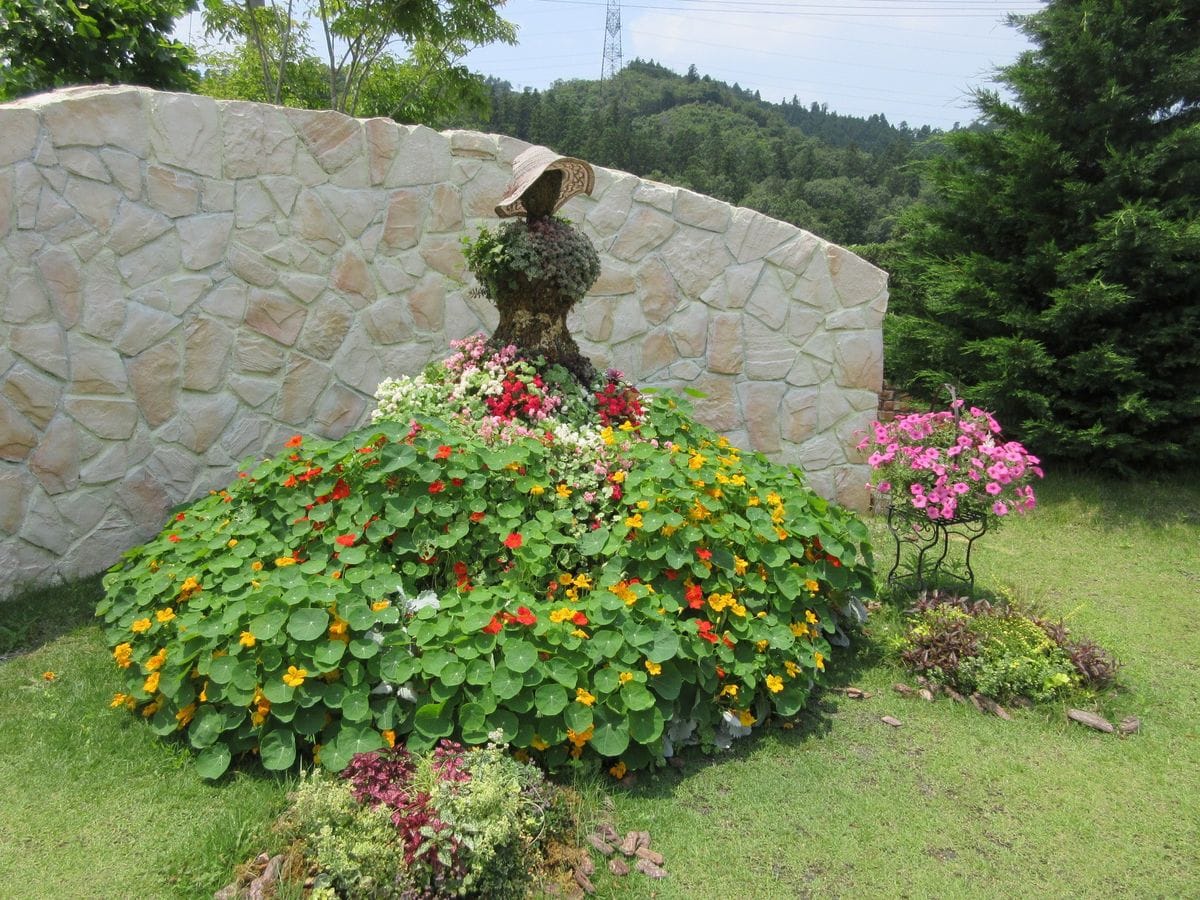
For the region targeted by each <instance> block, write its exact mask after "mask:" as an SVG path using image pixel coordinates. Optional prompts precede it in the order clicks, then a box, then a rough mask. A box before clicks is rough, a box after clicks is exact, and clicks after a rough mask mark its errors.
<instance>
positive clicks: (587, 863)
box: [575, 856, 596, 875]
mask: <svg viewBox="0 0 1200 900" xmlns="http://www.w3.org/2000/svg"><path fill="white" fill-rule="evenodd" d="M575 871H577V872H582V873H583V874H584V875H591V874H592V873H593V872H595V871H596V864H595V863H594V862H592V858H591V856H585V857H584V858H583V861H582V862H580V863H579V865H578V866H576V867H575Z"/></svg>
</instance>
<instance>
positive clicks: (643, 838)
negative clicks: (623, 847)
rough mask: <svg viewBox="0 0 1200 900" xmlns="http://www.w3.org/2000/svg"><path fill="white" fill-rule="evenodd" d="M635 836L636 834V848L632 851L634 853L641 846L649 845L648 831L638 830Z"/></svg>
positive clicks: (646, 846)
mask: <svg viewBox="0 0 1200 900" xmlns="http://www.w3.org/2000/svg"><path fill="white" fill-rule="evenodd" d="M637 836H638V839H637V848H636V849H635V850H634V853H636V852H637V851H638V850H641V849H643V848H648V847H649V846H650V832H648V831H639V832H638V833H637Z"/></svg>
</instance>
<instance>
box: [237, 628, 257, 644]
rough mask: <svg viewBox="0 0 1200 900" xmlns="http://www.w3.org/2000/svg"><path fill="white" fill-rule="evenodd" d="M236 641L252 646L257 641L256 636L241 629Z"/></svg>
mask: <svg viewBox="0 0 1200 900" xmlns="http://www.w3.org/2000/svg"><path fill="white" fill-rule="evenodd" d="M238 643H239V644H241V645H242V646H243V647H253V646H254V645H255V644H256V643H258V638H256V637H255V636H254V635H253V634H251V633H250V632H249V631H243V632H242V634H241V637H239V638H238Z"/></svg>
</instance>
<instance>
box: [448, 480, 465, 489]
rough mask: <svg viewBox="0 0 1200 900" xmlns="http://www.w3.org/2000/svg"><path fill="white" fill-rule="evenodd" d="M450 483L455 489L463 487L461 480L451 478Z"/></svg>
mask: <svg viewBox="0 0 1200 900" xmlns="http://www.w3.org/2000/svg"><path fill="white" fill-rule="evenodd" d="M450 483H451V484H452V485H454V486H455V487H462V486H463V480H462V479H461V478H451V479H450Z"/></svg>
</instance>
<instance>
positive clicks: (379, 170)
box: [363, 119, 400, 185]
mask: <svg viewBox="0 0 1200 900" xmlns="http://www.w3.org/2000/svg"><path fill="white" fill-rule="evenodd" d="M363 136H364V138H365V139H366V142H367V174H368V175H369V177H370V179H371V184H373V185H380V184H383V180H384V179H385V178H387V174H388V172H389V171H391V168H392V161H393V160H394V159H395V158H396V151H397V150H398V149H399V147H400V131H399V128H398V126H397V125H396V123H395V122H393V121H392V120H391V119H367V120H366V121H365V122H363Z"/></svg>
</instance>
